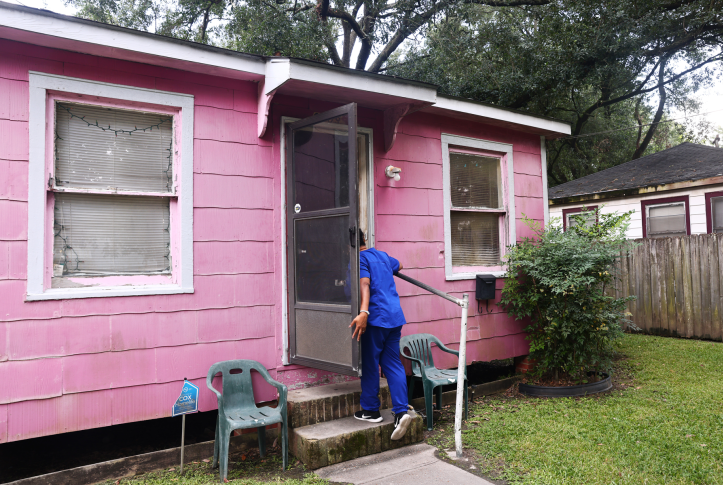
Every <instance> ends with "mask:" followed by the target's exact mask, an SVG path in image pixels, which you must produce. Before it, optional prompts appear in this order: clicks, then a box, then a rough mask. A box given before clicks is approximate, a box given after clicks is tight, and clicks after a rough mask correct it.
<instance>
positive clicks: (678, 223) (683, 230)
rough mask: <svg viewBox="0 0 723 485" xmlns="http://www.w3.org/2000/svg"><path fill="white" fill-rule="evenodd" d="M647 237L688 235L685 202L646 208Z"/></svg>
mask: <svg viewBox="0 0 723 485" xmlns="http://www.w3.org/2000/svg"><path fill="white" fill-rule="evenodd" d="M647 211H648V214H647V219H648V221H647V224H648V227H647V236H648V237H652V238H657V237H674V236H685V235H686V234H688V230H687V222H686V220H685V218H686V214H685V202H677V203H673V204H662V205H655V206H648V208H647Z"/></svg>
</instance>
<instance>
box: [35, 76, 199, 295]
mask: <svg viewBox="0 0 723 485" xmlns="http://www.w3.org/2000/svg"><path fill="white" fill-rule="evenodd" d="M29 77H30V92H29V95H30V103H29V104H30V117H29V140H30V166H29V175H28V185H29V187H28V279H27V282H28V286H27V295H26V300H28V301H35V300H59V299H63V300H65V299H69V298H96V297H112V296H136V295H169V294H177V293H193V116H194V97H193V96H192V95H188V94H179V93H169V92H166V91H158V90H155V89H144V88H136V87H131V86H122V85H118V84H110V83H104V82H99V81H88V80H85V79H77V78H71V77H66V76H58V75H52V74H45V73H40V72H34V71H30V73H29ZM48 90H52V91H59V92H66V93H72V94H81V95H86V96H98V97H102V98H112V99H118V100H122V101H131V102H139V103H149V104H156V105H161V106H169V107H173V108H179V109H180V114H179V115H178V116H180V118H181V140H180V144H179V146H180V149H181V150H180V151H181V154H180V157H179V159H178V167H179V170H177V173H179V175H180V180H181V182H180V184H181V189H180V190H179V196H178V210H179V215H180V217H179V221H180V222H179V223H180V228H179V231H178V232H177V234H178V235H179V236H178V237H179V240H178V247H179V251H178V254H179V255H180V260H181V261H180V265H179V270H178V274H177V280H176V283H174V284H168V285H158V284H154V285H127V286H126V285H123V286H94V287H86V288H46V287H45V286H44V277H45V271H46V269H47V265H48V264H52V261H46V255H47V251H46V247H45V240H46V230H47V220H46V207H45V205H46V196H47V195H46V194H47V180H45V174H46V167H45V163H46V159H45V156H46V150H47V149H48V147H47V146H46V123H47V122H48V113H47V112H46V111H47V103H46V99H47V92H48Z"/></svg>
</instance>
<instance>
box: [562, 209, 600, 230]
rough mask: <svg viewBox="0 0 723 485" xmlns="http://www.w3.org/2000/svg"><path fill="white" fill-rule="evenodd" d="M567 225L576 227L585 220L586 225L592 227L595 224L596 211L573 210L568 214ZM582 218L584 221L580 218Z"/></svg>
mask: <svg viewBox="0 0 723 485" xmlns="http://www.w3.org/2000/svg"><path fill="white" fill-rule="evenodd" d="M565 217H567V221H565V222H566V223H567V227H575V226H577V225H578V224H580V223H581V222H583V224H584V226H585V227H592V226H593V225H594V224H595V211H592V210H590V211H585V212H573V213H571V214H567V215H566V216H565ZM580 219H582V221H581V220H580Z"/></svg>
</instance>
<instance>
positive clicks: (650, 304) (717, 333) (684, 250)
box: [615, 234, 723, 340]
mask: <svg viewBox="0 0 723 485" xmlns="http://www.w3.org/2000/svg"><path fill="white" fill-rule="evenodd" d="M635 242H636V243H638V245H637V246H636V247H635V248H634V249H633V250H632V251H631V252H630V254H628V255H627V256H623V257H622V258H621V260H620V263H619V267H618V276H619V277H620V280H619V281H618V282H617V284H616V287H615V294H616V296H618V297H624V296H628V295H635V296H637V297H638V298H637V300H635V301H631V302H630V303H629V304H628V309H629V311H630V313H632V316H631V317H630V319H631V320H632V321H633V322H634V323H635V325H637V326H638V327H640V328H641V329H642V330H643V331H644V332H647V333H652V334H658V335H670V336H679V337H689V338H701V339H713V340H721V337H723V333H722V330H721V329H723V312H722V311H721V310H722V308H721V298H722V297H723V286H722V285H723V277H721V271H723V234H696V235H692V236H683V237H675V238H662V239H637V240H636V241H635Z"/></svg>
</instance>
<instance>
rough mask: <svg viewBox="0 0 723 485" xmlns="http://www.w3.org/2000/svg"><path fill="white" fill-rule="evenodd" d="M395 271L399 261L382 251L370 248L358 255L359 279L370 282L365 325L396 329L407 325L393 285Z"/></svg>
mask: <svg viewBox="0 0 723 485" xmlns="http://www.w3.org/2000/svg"><path fill="white" fill-rule="evenodd" d="M397 271H399V261H397V260H396V259H394V258H392V257H391V256H389V255H388V254H387V253H385V252H384V251H377V250H376V249H374V248H370V249H367V250H365V251H361V252H360V253H359V278H369V279H370V280H371V283H370V290H371V295H370V298H369V318H368V320H367V324H369V325H372V326H375V327H383V328H396V327H399V326H401V325H404V324H405V323H407V321H406V320H405V319H404V312H403V311H402V306H401V305H400V304H399V294H398V293H397V286H396V284H395V283H394V273H396V272H397Z"/></svg>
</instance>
